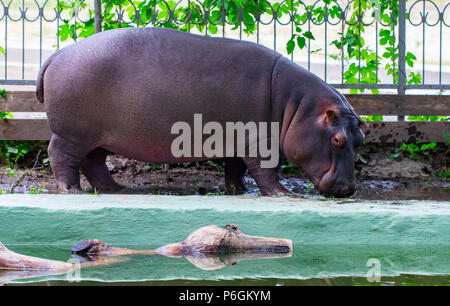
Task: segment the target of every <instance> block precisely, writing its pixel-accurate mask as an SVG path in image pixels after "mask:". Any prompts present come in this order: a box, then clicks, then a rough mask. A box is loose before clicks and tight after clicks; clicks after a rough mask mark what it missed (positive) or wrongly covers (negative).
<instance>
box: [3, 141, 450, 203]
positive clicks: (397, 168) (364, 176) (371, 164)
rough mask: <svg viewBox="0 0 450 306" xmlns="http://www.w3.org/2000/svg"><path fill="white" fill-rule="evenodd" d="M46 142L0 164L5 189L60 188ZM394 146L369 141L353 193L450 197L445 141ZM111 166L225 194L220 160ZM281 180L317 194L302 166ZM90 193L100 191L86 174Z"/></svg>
mask: <svg viewBox="0 0 450 306" xmlns="http://www.w3.org/2000/svg"><path fill="white" fill-rule="evenodd" d="M45 145H46V144H42V146H41V153H40V154H39V157H38V158H37V159H36V155H37V153H35V152H31V153H35V154H34V157H33V154H31V153H30V154H28V155H27V156H28V157H27V159H25V160H24V161H23V162H22V163H21V164H19V167H16V168H14V167H13V168H12V167H11V166H7V165H4V166H2V167H1V168H0V190H1V191H2V192H3V193H10V192H14V193H32V194H39V193H56V186H55V183H54V179H53V176H52V173H51V169H50V167H49V165H48V162H47V163H45V158H46V153H45V149H46V148H45ZM394 152H395V146H388V145H383V146H382V145H370V144H367V145H364V146H363V147H362V148H360V149H359V150H358V155H357V162H356V176H357V192H356V193H355V194H354V195H353V196H352V197H351V198H356V199H358V198H362V199H372V200H377V199H380V200H403V199H418V200H443V201H448V200H450V182H449V181H448V178H445V177H443V173H447V175H448V172H449V169H450V156H449V155H450V152H449V149H448V147H445V146H443V147H442V148H439V149H437V150H435V151H434V152H433V154H432V155H430V157H426V156H420V157H419V158H411V157H409V156H408V154H407V153H406V154H401V155H400V156H398V157H397V158H396V159H394V160H392V154H393V153H394ZM107 166H108V168H109V169H110V171H111V173H112V175H113V177H114V178H115V180H116V181H117V182H119V183H120V184H123V185H126V186H129V187H133V188H134V191H133V192H136V193H141V194H167V195H198V194H199V195H224V194H226V191H225V183H224V170H223V163H222V161H221V160H215V161H207V162H201V163H195V164H178V165H170V166H167V165H155V164H150V163H145V162H139V161H135V160H131V159H127V158H124V157H121V156H116V155H109V156H108V159H107ZM280 177H281V182H282V184H284V185H285V186H286V187H287V188H288V189H290V190H291V191H293V192H294V193H297V194H301V195H303V196H305V197H317V198H321V196H320V195H318V193H317V191H316V190H315V188H314V187H312V186H311V184H310V181H309V180H308V179H307V178H306V176H305V175H304V174H303V173H302V172H301V170H299V169H298V168H293V167H292V166H289V165H287V164H286V163H285V164H283V165H282V166H281V168H280ZM246 182H247V186H248V188H249V191H248V193H247V194H248V195H260V193H259V190H258V188H257V186H256V184H255V182H254V180H253V179H252V178H251V177H250V176H246ZM81 185H82V188H83V190H85V191H86V192H87V193H95V190H92V188H90V185H89V183H88V182H87V180H86V179H85V178H84V177H83V176H82V179H81Z"/></svg>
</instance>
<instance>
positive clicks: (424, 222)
mask: <svg viewBox="0 0 450 306" xmlns="http://www.w3.org/2000/svg"><path fill="white" fill-rule="evenodd" d="M227 223H235V224H237V225H238V226H239V227H240V229H241V230H242V231H243V232H244V233H246V234H249V235H257V236H266V237H278V238H287V239H291V240H292V241H293V243H294V250H293V254H292V256H291V257H286V258H270V259H268V258H265V259H250V260H240V258H238V257H237V255H235V254H234V255H233V256H232V257H230V256H220V257H215V258H206V259H191V260H190V261H189V260H188V259H185V258H167V257H163V256H160V255H151V256H143V255H140V256H138V255H135V256H129V257H120V259H124V260H123V261H121V262H118V263H117V262H116V263H114V264H110V265H108V266H100V267H91V268H85V269H84V268H83V269H82V270H81V273H80V280H81V282H68V281H67V276H66V275H53V276H39V277H33V278H30V277H31V276H36V275H32V274H29V273H28V274H24V273H17V272H14V271H4V270H3V271H0V283H2V282H3V283H7V284H19V283H20V284H24V283H27V284H28V283H32V284H42V285H47V284H65V285H73V284H76V285H83V284H97V285H101V284H111V283H113V284H124V285H126V284H139V285H372V284H385V285H399V284H403V285H408V284H416V285H449V282H450V255H449V254H450V205H449V202H444V201H442V202H438V201H434V202H433V201H423V202H422V201H401V202H400V201H395V202H383V201H359V200H345V201H341V200H327V201H319V200H312V199H306V200H301V199H291V198H260V197H254V198H252V197H251V198H245V197H169V196H93V195H92V196H88V195H83V196H72V195H71V196H61V195H46V196H42V195H41V196H25V195H23V196H17V195H8V196H4V197H0V224H1V226H0V241H2V242H3V243H4V244H5V245H6V247H8V248H9V249H10V250H12V251H14V252H17V253H21V254H24V255H30V256H36V257H41V258H47V259H54V260H61V261H67V260H69V259H71V258H72V257H71V254H70V251H69V250H70V247H71V246H72V245H74V244H75V243H77V242H79V241H82V240H86V239H95V238H98V239H101V240H103V241H105V242H106V243H108V244H110V245H112V246H117V247H129V248H133V249H155V248H157V247H159V246H161V245H164V244H167V243H173V242H177V241H182V240H184V238H185V237H186V236H187V235H188V234H189V233H190V232H192V231H193V230H195V229H197V228H199V227H202V226H205V225H208V224H216V225H219V226H223V225H225V224H227ZM116 258H118V257H116ZM241 259H242V258H241ZM202 260H203V261H202ZM206 266H208V267H209V268H211V270H205V269H202V268H204V267H206ZM212 268H214V269H212ZM378 272H379V274H378ZM367 275H369V276H371V277H374V278H376V276H377V275H379V276H380V282H369V280H368V279H367V277H366V276H367ZM71 276H73V275H71ZM25 277H26V278H25Z"/></svg>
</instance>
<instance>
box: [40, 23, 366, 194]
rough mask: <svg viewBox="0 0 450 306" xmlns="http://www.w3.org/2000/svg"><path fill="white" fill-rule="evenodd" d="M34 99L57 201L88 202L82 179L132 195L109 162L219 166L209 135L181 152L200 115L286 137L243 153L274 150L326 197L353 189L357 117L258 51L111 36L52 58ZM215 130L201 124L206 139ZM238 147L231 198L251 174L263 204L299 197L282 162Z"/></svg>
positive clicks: (130, 31) (172, 33)
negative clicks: (80, 196) (69, 197)
mask: <svg viewBox="0 0 450 306" xmlns="http://www.w3.org/2000/svg"><path fill="white" fill-rule="evenodd" d="M36 96H37V99H38V100H39V101H40V102H43V103H44V104H45V110H46V112H47V120H48V124H49V126H50V129H51V131H52V132H53V134H52V137H51V140H50V144H49V148H48V153H49V158H50V164H51V167H52V170H53V174H54V177H55V181H56V183H57V186H58V188H59V190H60V191H61V192H81V188H80V176H79V171H80V169H81V172H82V173H83V174H84V175H85V177H86V178H87V180H88V181H89V183H90V184H91V185H92V186H93V187H96V188H97V190H99V191H100V192H121V191H124V190H125V189H124V188H125V187H124V186H122V185H119V184H118V183H116V182H115V181H114V179H113V178H112V176H111V174H110V173H109V171H108V168H107V166H106V165H105V161H106V156H107V154H109V153H116V154H120V155H122V156H124V157H128V158H132V159H136V160H140V161H145V162H152V163H164V164H171V163H188V162H195V161H202V160H209V159H217V157H218V156H219V154H216V155H211V154H206V153H205V152H201V151H200V152H199V151H198V150H197V149H196V148H195V145H196V142H199V141H200V142H202V141H203V142H204V141H205V140H206V136H207V135H205V134H202V135H200V136H196V135H194V141H193V142H192V144H189V145H186V144H184V145H183V150H187V152H192V151H194V154H191V155H187V154H185V155H182V156H178V155H175V154H173V150H172V146H173V142H174V140H175V137H176V135H174V134H173V125H174V123H176V122H182V123H186V124H188V125H189V126H193V127H195V125H196V124H197V123H196V122H195V120H194V118H195V116H196V115H197V116H198V115H199V114H200V115H201V116H202V117H201V118H202V120H203V121H204V122H213V123H215V124H219V125H221V126H225V125H226V124H227V123H229V122H234V123H237V122H241V123H245V124H247V123H252V122H253V123H256V124H258V123H261V122H266V123H271V124H272V123H276V124H277V126H278V129H274V130H270V131H269V132H267V133H260V134H258V135H257V136H256V139H253V140H252V139H250V140H249V139H247V140H246V141H245V143H244V146H245V150H246V151H245V152H247V151H249V150H250V146H251V145H252V142H254V141H255V140H256V141H260V142H264V143H267V144H269V143H270V144H271V149H275V151H276V152H277V153H279V154H280V155H281V156H282V157H285V158H286V159H287V160H289V161H290V162H291V163H293V164H295V165H297V166H299V167H300V168H302V169H303V171H304V173H305V174H306V175H307V177H308V178H309V179H310V180H311V181H312V182H313V183H314V185H315V187H316V188H318V190H319V192H320V193H323V194H326V195H332V196H337V197H344V196H349V195H351V194H352V193H353V192H354V191H355V174H354V153H355V149H356V147H358V145H360V144H361V143H362V142H363V140H364V134H363V132H362V131H361V129H360V128H361V126H362V125H364V123H363V121H362V120H361V118H360V117H359V116H358V115H357V114H356V113H355V111H354V109H353V108H352V106H351V105H350V104H349V103H348V101H347V100H346V99H345V97H344V96H343V95H342V94H341V93H339V92H338V91H337V90H335V89H334V88H333V87H332V86H330V85H328V84H327V83H326V82H324V81H323V80H322V79H320V78H319V77H317V76H315V75H314V74H312V73H310V72H308V71H307V70H305V69H303V68H302V67H300V66H299V65H297V64H295V63H293V62H291V61H290V60H288V59H286V58H285V57H283V56H282V55H281V54H279V53H277V52H275V51H273V50H271V49H269V48H266V47H264V46H261V45H258V44H255V43H252V42H248V41H239V40H234V39H228V38H212V37H205V36H201V35H196V34H190V33H185V32H181V31H176V30H172V29H162V28H125V29H115V30H109V31H105V32H101V33H97V34H95V35H93V36H91V37H88V38H86V39H83V40H81V41H79V42H77V43H75V44H73V45H70V46H67V47H65V48H63V49H61V50H59V51H57V52H56V53H54V54H53V55H51V56H50V57H49V58H48V59H47V61H46V62H45V63H44V64H43V66H42V67H41V70H40V72H39V75H38V78H37V86H36ZM246 127H247V125H246ZM212 130H213V129H212V128H211V126H210V127H209V130H207V129H206V125H205V130H203V132H204V133H206V134H208V133H209V134H212ZM244 132H245V131H244ZM194 134H195V133H194ZM223 138H224V139H225V135H224V136H223ZM231 139H234V136H233V137H232V138H231ZM274 139H277V140H278V141H277V142H273V140H274ZM188 146H189V147H188ZM233 146H234V148H233ZM236 146H237V141H232V142H231V143H230V142H229V141H228V139H226V141H224V144H223V147H220V148H219V150H221V151H223V154H222V155H221V156H220V157H221V158H224V161H225V185H226V188H227V190H228V191H229V192H230V193H233V194H239V193H243V192H245V190H246V186H245V183H244V180H243V177H244V174H245V172H246V171H247V170H248V172H249V174H250V175H251V176H252V177H253V178H254V180H255V181H256V184H257V185H258V187H259V189H260V191H261V193H262V195H281V196H283V195H290V194H291V193H290V192H289V191H288V190H287V189H286V188H285V187H284V186H283V185H282V184H281V183H280V182H279V176H278V165H279V159H278V160H277V162H276V163H275V165H274V166H273V167H262V166H261V165H262V161H264V160H267V155H265V156H263V154H261V153H260V152H257V154H256V155H250V154H246V155H242V154H241V155H239V154H234V155H233V154H228V152H229V151H230V152H236V148H235V147H236ZM233 150H234V151H233ZM225 151H226V154H225ZM216 153H217V152H216Z"/></svg>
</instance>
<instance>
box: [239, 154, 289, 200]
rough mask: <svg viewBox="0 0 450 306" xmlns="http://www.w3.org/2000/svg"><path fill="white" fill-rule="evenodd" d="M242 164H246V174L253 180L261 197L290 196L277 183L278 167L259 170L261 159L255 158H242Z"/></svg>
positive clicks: (287, 191)
mask: <svg viewBox="0 0 450 306" xmlns="http://www.w3.org/2000/svg"><path fill="white" fill-rule="evenodd" d="M244 162H245V163H246V164H247V167H248V172H249V173H250V175H251V176H252V177H253V178H254V179H255V181H256V184H257V185H258V187H259V190H260V191H261V194H262V195H264V196H272V195H278V196H288V195H292V193H291V192H290V191H289V190H287V189H286V188H285V187H284V186H283V185H282V184H281V183H280V182H279V177H278V167H275V168H261V159H259V158H256V157H255V158H244Z"/></svg>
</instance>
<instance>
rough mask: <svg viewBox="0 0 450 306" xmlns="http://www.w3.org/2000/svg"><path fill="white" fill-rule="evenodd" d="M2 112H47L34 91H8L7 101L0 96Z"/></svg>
mask: <svg viewBox="0 0 450 306" xmlns="http://www.w3.org/2000/svg"><path fill="white" fill-rule="evenodd" d="M5 102H6V103H5ZM0 112H45V109H44V104H43V103H40V102H39V101H38V100H37V98H36V93H35V92H34V91H8V92H7V93H6V101H5V100H4V99H3V98H0Z"/></svg>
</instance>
